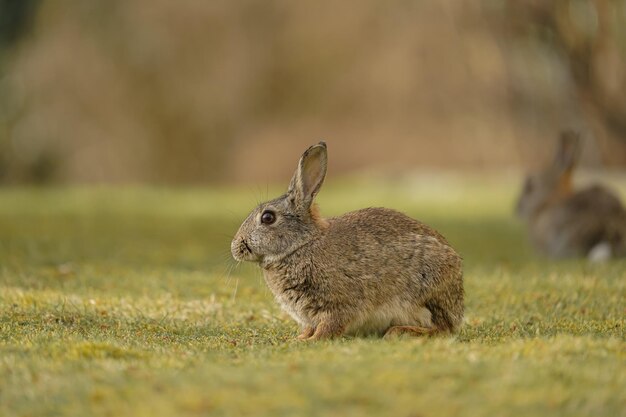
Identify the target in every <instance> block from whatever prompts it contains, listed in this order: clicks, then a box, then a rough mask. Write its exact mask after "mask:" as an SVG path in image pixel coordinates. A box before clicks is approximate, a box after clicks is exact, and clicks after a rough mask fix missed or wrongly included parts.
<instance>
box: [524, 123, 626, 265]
mask: <svg viewBox="0 0 626 417" xmlns="http://www.w3.org/2000/svg"><path fill="white" fill-rule="evenodd" d="M580 150H581V144H580V136H579V135H578V134H577V133H575V132H573V131H565V132H563V133H562V134H561V137H560V141H559V144H558V148H557V151H556V155H555V158H554V161H553V162H552V163H551V164H550V165H548V166H547V167H545V168H544V169H543V170H541V171H539V172H536V173H534V174H532V175H529V176H528V177H527V178H526V181H525V183H524V186H523V189H522V192H521V194H520V196H519V199H518V202H517V207H516V211H517V214H518V216H519V217H520V218H521V219H522V220H523V221H524V222H525V223H526V226H527V228H528V232H529V235H530V239H531V242H532V244H533V246H534V247H535V248H536V249H537V250H538V251H539V252H540V253H542V254H545V255H547V256H548V257H551V258H574V257H587V258H588V259H589V260H591V261H603V260H607V259H609V258H611V257H622V256H625V255H626V210H625V209H624V206H623V205H622V203H621V202H620V200H619V198H618V197H617V196H616V195H615V194H614V193H612V192H611V191H609V190H608V189H606V188H604V187H602V186H600V185H593V186H590V187H589V188H585V189H582V190H580V191H575V190H574V189H573V186H572V176H573V172H574V169H575V167H576V163H577V162H578V159H579V155H580Z"/></svg>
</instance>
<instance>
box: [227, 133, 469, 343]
mask: <svg viewBox="0 0 626 417" xmlns="http://www.w3.org/2000/svg"><path fill="white" fill-rule="evenodd" d="M326 167H327V147H326V144H325V143H324V142H320V143H318V144H317V145H313V146H311V147H310V148H308V149H307V150H306V151H305V152H304V154H303V155H302V157H301V158H300V161H299V163H298V166H297V169H296V172H295V174H294V175H293V178H292V179H291V182H290V184H289V188H288V190H287V192H286V193H285V194H283V195H281V196H280V197H278V198H276V199H274V200H271V201H268V202H265V203H262V204H260V205H259V206H258V207H256V208H255V209H254V210H253V211H252V212H251V213H250V215H249V216H248V217H247V218H246V219H245V221H244V222H243V224H242V225H241V227H240V228H239V231H238V232H237V234H236V235H235V237H234V238H233V241H232V244H231V252H232V255H233V257H234V258H235V260H237V261H252V262H256V263H258V264H259V265H260V267H261V269H262V271H263V275H264V278H265V282H266V283H267V286H268V287H269V288H270V290H271V292H272V293H273V294H274V296H275V298H276V300H277V302H278V303H279V304H280V306H281V307H282V309H283V310H284V311H286V312H287V313H288V314H289V315H290V316H291V317H292V318H293V319H294V320H295V321H296V322H297V323H298V324H299V325H300V328H301V333H300V335H299V336H298V339H302V340H319V339H330V338H335V337H339V336H342V335H353V336H365V335H370V336H371V335H377V336H401V335H409V336H419V335H433V334H436V333H451V332H454V331H456V330H457V329H458V328H459V326H460V325H461V322H462V320H463V309H464V304H463V298H464V290H463V273H462V264H461V262H462V261H461V257H460V256H459V255H458V254H457V252H456V251H455V250H454V249H453V248H452V247H451V246H450V244H449V243H448V242H447V241H446V239H445V238H444V237H443V236H442V235H440V234H439V233H438V232H436V231H435V230H433V229H431V228H430V227H428V226H426V225H425V224H423V223H420V222H418V221H416V220H413V219H412V218H410V217H408V216H406V215H404V214H402V213H399V212H397V211H394V210H390V209H386V208H366V209H362V210H358V211H353V212H350V213H346V214H344V215H342V216H338V217H333V218H324V217H322V215H321V214H320V211H319V209H318V207H317V205H316V204H315V203H314V199H315V196H316V195H317V193H318V192H319V191H320V188H321V187H322V183H323V182H324V178H325V176H326Z"/></svg>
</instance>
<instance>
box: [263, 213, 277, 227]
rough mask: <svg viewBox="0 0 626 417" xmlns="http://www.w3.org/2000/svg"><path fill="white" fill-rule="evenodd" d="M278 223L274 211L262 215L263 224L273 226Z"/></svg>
mask: <svg viewBox="0 0 626 417" xmlns="http://www.w3.org/2000/svg"><path fill="white" fill-rule="evenodd" d="M275 221H276V214H274V212H273V211H269V210H266V211H264V212H263V214H261V223H263V224H272V223H274V222H275Z"/></svg>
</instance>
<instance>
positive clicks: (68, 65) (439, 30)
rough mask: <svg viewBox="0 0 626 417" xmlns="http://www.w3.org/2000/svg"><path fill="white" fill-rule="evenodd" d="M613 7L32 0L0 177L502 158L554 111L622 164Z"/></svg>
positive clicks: (450, 164) (592, 155)
mask: <svg viewBox="0 0 626 417" xmlns="http://www.w3.org/2000/svg"><path fill="white" fill-rule="evenodd" d="M31 3H32V1H31ZM148 3H149V5H148ZM625 10H626V6H624V2H623V1H610V0H595V1H584V0H576V1H574V0H561V1H558V2H548V3H545V4H544V3H541V2H539V3H538V2H533V1H521V2H518V1H515V2H474V1H437V2H434V1H433V2H385V3H380V2H378V1H374V0H367V1H358V2H356V1H345V2H341V3H337V2H329V1H322V2H315V3H310V4H304V3H301V2H297V3H294V2H282V1H274V2H264V3H262V4H261V3H258V2H254V1H243V2H228V1H211V2H198V1H194V0H184V1H179V2H171V1H164V0H151V1H149V2H146V0H128V1H107V2H101V1H82V0H72V1H69V2H56V1H52V0H42V1H41V2H40V7H39V9H38V13H37V15H36V19H35V22H34V25H33V28H32V31H31V32H27V34H26V35H25V36H24V37H23V38H22V39H21V41H20V42H18V43H17V44H16V45H15V47H14V48H13V49H12V50H11V51H10V52H9V53H7V54H5V57H6V59H5V62H4V63H3V64H2V66H3V68H4V71H5V72H6V77H5V78H4V82H3V83H1V85H0V88H1V89H2V91H1V92H0V93H1V95H2V96H1V97H2V102H3V109H4V111H0V175H2V180H4V181H13V182H15V181H17V182H19V181H28V180H39V181H46V180H57V181H70V182H71V181H105V182H125V181H147V182H156V183H163V182H168V183H189V182H205V181H209V180H212V181H216V180H226V181H230V182H233V181H240V182H250V181H251V180H253V179H254V178H255V177H256V176H257V175H258V174H259V173H263V176H264V178H273V179H278V178H282V177H284V176H286V175H288V173H289V172H290V170H291V168H292V167H291V164H290V163H289V160H286V161H283V160H281V159H279V158H275V155H276V154H284V153H297V152H298V151H299V150H300V149H301V148H303V147H304V146H306V145H307V144H309V143H310V142H312V141H315V140H318V139H320V138H324V139H327V140H329V141H332V143H334V148H335V151H334V152H335V153H334V154H335V155H336V157H337V160H338V161H341V163H340V164H338V165H337V167H338V168H337V169H338V171H348V170H351V169H355V168H362V167H368V168H371V167H376V168H382V169H387V170H391V171H398V170H406V169H414V168H432V167H444V168H453V169H456V170H462V169H468V168H471V169H476V168H482V167H497V168H503V167H510V166H522V165H525V164H527V163H530V162H532V161H535V160H536V159H537V155H541V154H542V153H543V152H546V151H550V143H549V142H550V141H551V140H553V138H555V135H556V133H557V132H558V131H559V130H560V129H561V128H562V127H563V126H573V127H575V128H581V129H583V130H585V131H587V132H588V133H589V135H588V137H589V138H590V142H589V147H588V152H587V153H586V158H587V163H591V164H596V165H598V164H601V163H607V164H613V165H615V164H623V163H624V161H626V144H625V143H624V140H625V139H624V137H625V135H624V132H625V130H624V128H623V125H621V124H620V123H619V121H620V120H624V117H623V116H624V112H625V111H626V110H625V109H624V107H623V103H624V102H626V101H625V100H624V91H626V87H625V83H626V81H625V80H626V71H625V68H626V64H625V58H624V57H625V56H626V55H625V54H624V53H623V52H624V48H625V47H626V46H625V45H624V44H623V42H624V41H623V40H624V39H626V36H622V35H623V25H620V24H619V22H621V21H623V17H624V15H625V14H626V11H625ZM620 16H621V20H620ZM616 121H617V122H616ZM2 173H3V174H2Z"/></svg>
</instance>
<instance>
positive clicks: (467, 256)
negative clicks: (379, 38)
mask: <svg viewBox="0 0 626 417" xmlns="http://www.w3.org/2000/svg"><path fill="white" fill-rule="evenodd" d="M429 184H430V185H429V186H425V185H423V184H422V181H420V180H419V179H416V180H406V179H403V180H400V181H384V180H377V181H357V182H354V181H352V182H350V181H346V182H345V183H342V182H336V183H334V184H332V183H330V184H327V185H326V188H325V189H324V191H323V192H322V194H321V195H320V204H321V206H322V210H323V212H324V213H325V214H327V215H336V214H339V213H341V212H343V211H346V210H351V209H355V208H358V207H364V206H388V207H393V208H397V209H400V210H402V211H405V212H407V213H409V214H410V215H412V216H415V217H417V218H420V219H421V220H424V221H426V222H427V223H430V224H432V225H433V226H435V227H437V228H438V229H439V230H440V231H441V232H443V233H444V234H445V235H446V236H447V237H448V238H449V240H450V241H451V242H452V244H453V245H454V246H455V247H456V248H457V249H458V250H459V251H460V252H461V254H462V255H463V257H464V261H465V279H466V291H467V312H466V324H465V325H464V327H463V329H462V330H461V331H460V333H459V334H458V335H456V336H454V337H447V338H432V339H407V340H395V341H387V340H385V341H383V340H380V339H373V338H369V339H348V338H344V339H340V340H335V341H330V342H322V343H317V344H306V343H299V342H296V341H294V336H295V335H296V332H297V328H296V326H295V325H294V323H293V322H292V321H291V320H290V319H289V318H288V317H287V316H286V315H285V314H283V313H282V312H281V311H280V310H279V308H278V307H277V305H276V304H275V303H274V302H273V300H272V298H271V295H270V293H269V291H268V290H267V289H266V288H265V285H264V283H263V281H262V278H261V275H260V273H259V271H258V270H257V269H256V268H255V267H253V266H252V265H239V266H237V265H235V263H234V261H232V260H231V259H230V255H229V242H230V237H231V236H232V234H233V233H234V232H235V230H236V228H237V227H238V225H239V222H240V221H241V220H242V218H243V216H244V215H245V214H246V212H247V211H248V210H249V209H251V208H252V207H253V206H254V204H256V202H257V201H260V200H262V199H264V198H265V197H266V196H272V195H275V194H277V193H279V192H280V191H281V189H280V188H274V187H272V188H270V189H268V190H266V189H265V188H263V189H262V190H259V189H254V188H251V189H235V190H231V189H224V188H223V189H187V190H177V191H174V190H166V189H145V188H122V189H120V188H102V189H46V190H40V189H6V190H2V191H0V376H1V377H2V378H1V379H0V415H7V416H14V415H15V416H18V415H19V416H22V415H24V416H26V415H29V416H30V415H51V416H52V415H62V414H63V415H80V416H84V415H133V416H143V415H145V416H171V415H223V416H238V415H267V416H281V415H341V416H351V415H363V414H365V413H368V414H371V415H375V414H378V415H380V414H382V413H384V414H386V415H394V416H395V415H397V416H456V415H472V416H494V415H546V416H548V415H550V416H552V415H563V416H576V415H581V416H582V415H594V416H601V415H606V416H617V415H623V413H624V410H625V409H626V396H625V395H624V392H626V353H625V352H626V344H625V337H624V326H625V324H626V323H625V321H626V320H625V313H626V311H625V303H624V300H625V299H626V262H624V261H614V262H611V263H608V264H605V265H589V264H587V263H586V262H584V261H562V262H550V261H547V260H543V259H540V258H538V257H537V256H536V255H535V254H534V253H533V252H532V251H531V250H530V249H529V248H528V247H527V245H526V243H525V240H524V237H523V230H522V226H521V225H520V224H518V223H517V222H516V221H515V220H514V219H513V218H512V217H511V215H510V211H511V207H512V205H513V197H514V193H515V188H514V187H513V186H512V184H511V183H509V182H507V181H497V180H494V179H491V180H485V181H479V180H472V179H465V180H464V181H459V180H454V179H448V180H445V181H442V182H441V181H440V183H435V182H430V183H429ZM433 184H434V185H433Z"/></svg>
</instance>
